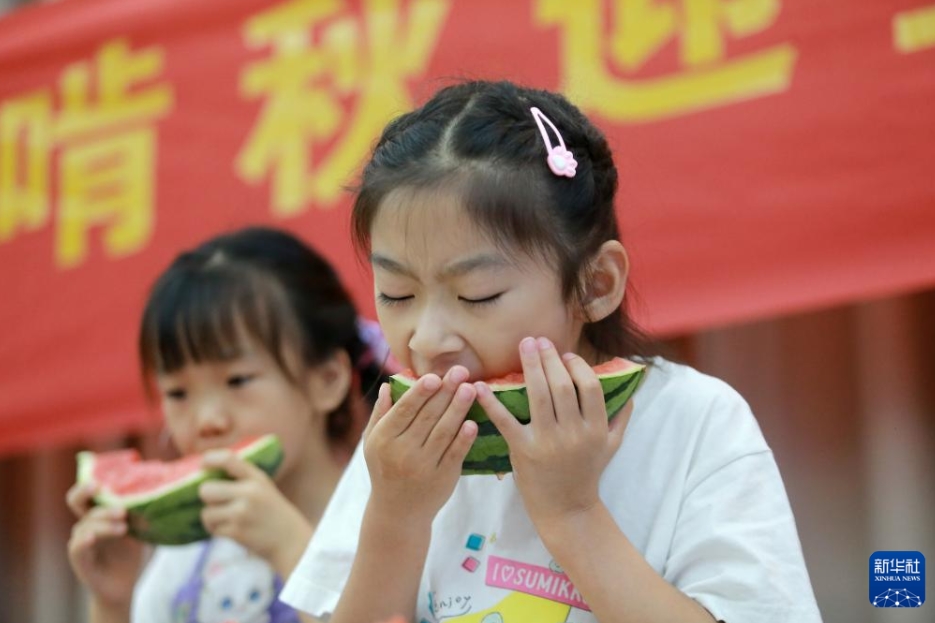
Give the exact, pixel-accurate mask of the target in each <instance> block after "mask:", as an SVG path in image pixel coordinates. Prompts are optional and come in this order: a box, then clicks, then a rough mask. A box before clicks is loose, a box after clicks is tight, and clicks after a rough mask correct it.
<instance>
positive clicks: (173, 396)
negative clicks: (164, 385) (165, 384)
mask: <svg viewBox="0 0 935 623" xmlns="http://www.w3.org/2000/svg"><path fill="white" fill-rule="evenodd" d="M163 394H165V397H166V398H168V399H169V400H185V397H186V396H187V395H188V393H187V392H186V391H185V390H184V389H182V388H181V387H173V388H172V389H167V390H165V391H164V392H163Z"/></svg>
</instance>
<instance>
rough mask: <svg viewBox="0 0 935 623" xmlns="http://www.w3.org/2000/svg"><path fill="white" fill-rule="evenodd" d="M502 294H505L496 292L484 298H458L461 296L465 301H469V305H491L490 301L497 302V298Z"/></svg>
mask: <svg viewBox="0 0 935 623" xmlns="http://www.w3.org/2000/svg"><path fill="white" fill-rule="evenodd" d="M501 296H503V292H498V293H497V294H494V295H492V296H485V297H484V298H479V299H469V298H465V297H463V296H461V297H458V298H460V299H461V300H462V301H463V302H465V303H467V304H468V305H489V304H490V303H495V302H496V301H497V299H499V298H500V297H501Z"/></svg>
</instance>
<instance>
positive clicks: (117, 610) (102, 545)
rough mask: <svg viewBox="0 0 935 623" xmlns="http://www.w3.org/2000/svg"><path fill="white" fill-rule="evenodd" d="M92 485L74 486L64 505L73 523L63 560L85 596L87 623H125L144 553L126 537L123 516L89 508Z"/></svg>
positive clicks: (114, 510) (117, 510)
mask: <svg viewBox="0 0 935 623" xmlns="http://www.w3.org/2000/svg"><path fill="white" fill-rule="evenodd" d="M95 493H96V489H95V487H94V486H93V485H84V484H76V485H74V486H73V487H72V488H71V489H69V491H68V494H67V496H66V502H67V503H68V506H69V508H71V510H72V512H74V513H75V515H76V516H77V517H78V521H77V522H76V523H75V525H74V527H73V528H72V531H71V538H69V540H68V559H69V562H70V563H71V567H72V570H73V571H74V573H75V575H76V576H77V577H78V579H79V580H80V581H81V583H82V584H84V585H85V586H86V587H87V589H88V591H89V592H90V595H91V599H90V610H89V619H90V621H91V622H92V623H117V622H121V623H122V622H125V621H129V620H130V602H131V600H132V597H133V587H134V585H135V584H136V579H137V576H138V575H139V572H140V569H141V567H142V560H143V547H142V545H141V544H140V543H139V542H138V541H135V540H134V539H132V538H131V537H129V536H127V523H126V512H125V511H124V510H123V509H120V508H104V507H100V506H94V505H93V504H94V502H93V499H94V495H95Z"/></svg>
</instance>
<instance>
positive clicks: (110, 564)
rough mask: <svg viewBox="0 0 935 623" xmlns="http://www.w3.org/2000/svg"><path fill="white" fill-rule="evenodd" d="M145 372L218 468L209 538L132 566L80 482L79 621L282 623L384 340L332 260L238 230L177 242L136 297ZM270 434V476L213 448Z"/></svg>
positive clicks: (132, 558) (126, 545)
mask: <svg viewBox="0 0 935 623" xmlns="http://www.w3.org/2000/svg"><path fill="white" fill-rule="evenodd" d="M139 357H140V361H141V368H142V372H143V377H144V379H145V381H146V383H147V387H148V390H149V392H150V393H151V397H152V398H156V397H158V400H159V402H160V404H161V407H162V411H163V414H164V416H165V427H166V431H167V433H168V435H169V437H170V438H171V440H172V442H173V444H174V446H175V448H176V449H177V451H178V452H179V453H181V454H191V453H206V454H205V466H206V467H211V468H219V469H223V470H224V471H226V472H227V474H228V475H229V476H230V477H231V480H229V481H213V482H208V483H205V484H204V485H202V487H201V490H200V495H201V498H202V500H203V501H204V502H205V509H204V511H203V512H202V520H203V523H204V525H205V527H206V528H207V530H208V531H209V532H210V533H211V534H212V535H213V538H211V539H210V540H209V541H206V542H203V543H195V544H192V545H186V546H173V547H167V546H160V547H156V548H155V550H154V552H153V555H152V558H151V559H150V560H149V561H148V563H147V564H146V565H145V570H144V571H143V573H142V575H140V571H141V568H142V567H143V566H144V565H143V558H144V549H143V546H142V544H141V543H139V542H138V541H135V540H133V539H132V538H130V537H128V536H127V524H126V518H125V515H124V513H123V512H122V511H121V510H119V509H105V508H95V507H93V506H92V498H93V496H94V494H95V490H94V489H93V487H88V486H78V485H76V486H75V487H73V488H72V490H70V491H69V493H68V503H69V506H70V507H71V508H72V510H73V511H74V512H75V513H76V515H77V516H78V517H79V521H78V522H77V524H76V525H75V527H74V529H73V531H72V537H71V539H70V541H69V545H68V549H69V558H70V561H71V564H72V567H73V569H74V571H75V573H76V574H77V576H78V577H79V579H80V580H81V581H82V582H83V583H84V584H85V585H86V586H87V588H88V589H89V591H90V594H91V604H90V605H91V621H94V622H95V623H103V622H105V621H106V622H109V621H114V622H116V621H121V622H125V621H130V620H132V621H134V622H149V621H152V622H159V621H166V622H169V621H174V622H180V623H181V622H184V623H196V622H197V623H210V622H218V623H220V622H227V621H237V622H239V623H249V622H252V621H257V622H259V621H263V622H268V623H283V622H292V621H299V620H301V618H300V615H299V614H298V613H297V612H296V611H295V610H293V609H292V608H290V607H289V606H287V605H285V604H283V603H282V602H280V601H279V599H278V594H279V590H280V588H281V585H282V578H284V577H286V576H287V575H288V574H289V573H290V572H291V570H292V568H293V567H294V565H295V564H296V562H297V561H298V559H299V557H300V555H301V553H302V551H303V549H304V547H305V545H306V543H307V542H308V540H309V538H310V536H311V535H312V533H313V531H314V529H315V525H316V524H317V522H318V520H319V518H320V517H321V515H322V513H323V511H324V508H325V505H326V504H327V502H328V499H329V498H330V496H331V493H332V491H333V489H334V488H335V486H336V484H337V482H338V479H339V478H340V476H341V473H342V471H343V469H344V466H345V465H346V463H347V461H348V460H349V458H350V456H351V454H352V452H353V449H354V447H355V445H356V442H357V439H358V438H359V435H360V429H361V428H362V421H363V418H364V417H365V415H366V412H367V410H369V408H370V407H371V406H372V404H373V396H367V395H365V393H364V391H363V390H367V389H372V390H374V391H373V392H372V393H375V390H376V387H377V385H378V384H379V380H380V378H381V377H382V369H381V365H382V363H383V362H384V361H385V360H386V357H387V351H386V348H385V345H384V344H383V343H382V340H381V338H380V335H379V330H378V329H376V327H375V323H368V322H365V321H363V320H362V319H360V318H359V317H358V316H357V313H356V310H355V308H354V305H353V303H352V301H351V299H350V297H349V296H348V293H347V292H346V291H345V289H344V288H343V286H342V285H341V283H340V281H339V279H338V276H337V274H336V273H335V271H334V270H333V268H332V267H331V266H330V265H329V264H328V263H327V262H326V261H325V260H324V259H323V258H322V257H320V256H319V255H318V254H317V253H315V252H314V251H313V250H312V249H310V248H309V247H308V246H306V245H305V244H303V243H302V242H301V241H300V240H298V239H297V238H295V237H293V236H292V235H290V234H288V233H286V232H283V231H278V230H274V229H267V228H250V229H245V230H241V231H238V232H235V233H231V234H228V235H222V236H219V237H216V238H213V239H211V240H208V241H206V242H204V243H203V244H201V245H200V246H198V247H197V248H196V249H194V250H191V251H188V252H185V253H182V254H181V255H179V256H178V257H177V258H176V259H175V261H174V262H173V263H172V264H171V265H170V266H169V268H168V269H167V270H166V271H165V272H164V273H163V274H162V275H161V276H160V277H159V278H158V280H157V281H156V283H155V284H154V286H153V287H152V290H151V292H150V295H149V299H148V301H147V304H146V308H145V311H144V313H143V318H142V323H141V327H140V335H139ZM269 433H273V434H276V435H277V436H278V437H279V440H280V442H281V443H282V445H283V451H284V460H283V463H282V465H281V466H280V468H279V470H278V471H277V473H276V476H275V481H274V480H272V479H270V478H269V477H268V476H266V474H265V473H263V472H262V471H261V470H260V469H259V468H257V467H255V466H253V465H251V464H249V463H247V462H244V461H242V460H240V459H239V458H237V457H236V456H235V455H234V454H232V453H231V452H229V451H226V450H223V448H226V447H227V446H229V445H231V444H234V443H236V442H238V441H240V440H243V439H246V438H250V437H253V436H257V435H263V434H269Z"/></svg>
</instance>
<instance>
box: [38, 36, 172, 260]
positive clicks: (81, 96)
mask: <svg viewBox="0 0 935 623" xmlns="http://www.w3.org/2000/svg"><path fill="white" fill-rule="evenodd" d="M162 63H163V55H162V52H161V51H160V50H158V49H156V48H148V49H145V50H141V51H138V52H134V53H131V52H130V50H129V46H128V45H127V44H126V42H125V41H122V40H116V41H112V42H109V43H107V44H105V45H104V46H102V47H101V49H100V50H99V52H98V54H97V58H96V59H95V63H94V65H93V66H92V65H91V64H90V63H86V62H82V63H76V64H75V65H72V66H70V67H68V68H67V69H66V70H65V72H64V73H63V75H62V77H61V91H62V110H61V113H60V114H59V116H58V118H57V120H56V126H55V136H56V139H57V140H58V141H59V142H60V143H61V145H62V152H61V163H60V184H59V193H60V200H59V219H58V228H57V233H56V259H57V261H58V263H59V265H61V266H64V267H71V266H75V265H77V264H79V263H81V261H82V260H83V259H84V258H85V256H86V255H87V252H88V238H89V235H90V230H91V229H92V228H96V227H103V228H105V229H106V234H105V235H104V238H103V240H104V248H105V250H106V252H107V253H108V254H109V255H110V256H121V255H126V254H129V253H133V252H134V251H138V250H139V249H141V248H142V247H143V245H145V244H146V242H147V241H148V240H149V237H150V236H151V234H152V230H153V221H154V203H155V200H154V192H153V186H154V184H153V176H154V161H155V152H156V129H155V127H153V125H152V124H153V123H154V122H155V121H156V120H157V119H158V118H159V117H162V116H164V115H165V114H167V113H168V112H169V110H170V109H171V106H172V101H173V95H172V90H171V88H170V87H169V86H167V85H165V84H157V85H153V86H150V87H148V88H139V87H140V83H142V82H145V81H147V80H152V79H154V78H156V77H157V76H158V75H159V74H160V72H161V71H162ZM94 69H96V78H97V80H96V83H97V85H98V90H97V91H98V92H97V97H96V98H94V100H95V101H94V102H91V101H90V100H91V78H92V75H94V73H93V72H92V70H94Z"/></svg>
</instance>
